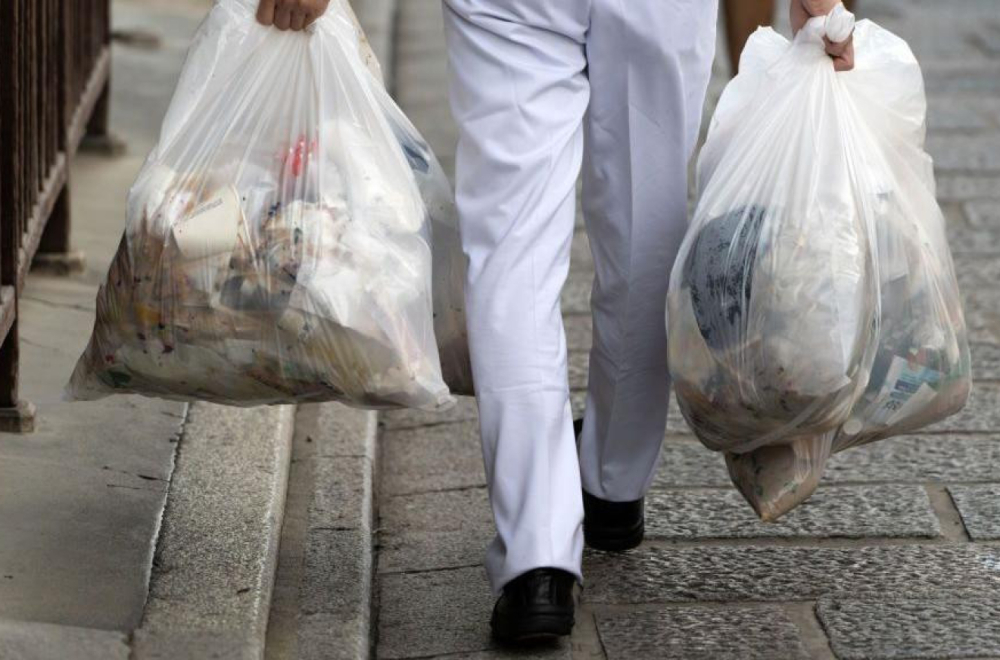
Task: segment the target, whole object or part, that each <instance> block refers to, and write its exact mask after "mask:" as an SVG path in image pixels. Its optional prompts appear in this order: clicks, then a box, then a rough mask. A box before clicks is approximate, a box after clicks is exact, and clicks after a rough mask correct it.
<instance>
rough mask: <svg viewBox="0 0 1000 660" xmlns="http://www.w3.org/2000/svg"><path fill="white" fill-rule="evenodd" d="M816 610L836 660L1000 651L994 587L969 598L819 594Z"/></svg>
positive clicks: (948, 659) (951, 659)
mask: <svg viewBox="0 0 1000 660" xmlns="http://www.w3.org/2000/svg"><path fill="white" fill-rule="evenodd" d="M816 610H817V614H818V616H819V618H820V620H821V621H822V623H823V627H824V628H826V631H827V633H828V634H829V636H830V644H831V646H832V647H833V650H834V652H835V653H836V654H837V658H839V660H883V659H884V660H890V659H892V660H895V659H902V658H906V659H914V658H934V659H942V660H956V659H958V658H983V657H991V656H992V657H995V656H998V655H1000V598H998V597H997V591H996V589H993V590H991V591H987V592H984V593H982V594H981V595H979V596H970V597H967V598H941V599H922V598H904V599H892V600H854V599H850V598H823V599H821V600H820V601H819V605H818V606H817V608H816Z"/></svg>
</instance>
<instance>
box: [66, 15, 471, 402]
mask: <svg viewBox="0 0 1000 660" xmlns="http://www.w3.org/2000/svg"><path fill="white" fill-rule="evenodd" d="M256 4H257V3H256V0H216V3H215V5H214V6H213V8H212V10H211V12H210V13H209V15H208V17H207V18H206V20H205V22H204V23H203V24H202V26H201V28H200V29H199V31H198V33H197V35H196V37H195V39H194V43H193V45H192V47H191V50H190V52H189V55H188V59H187V61H186V63H185V66H184V69H183V71H182V74H181V79H180V81H179V83H178V87H177V90H176V92H175V95H174V99H173V101H172V103H171V106H170V108H169V110H168V113H167V115H166V118H165V120H164V123H163V127H162V130H161V135H160V141H159V144H158V145H157V146H156V148H155V149H154V150H153V152H152V153H151V154H150V156H149V158H148V160H147V162H146V164H145V166H144V167H143V169H142V171H141V172H140V174H139V177H138V179H137V181H136V182H135V184H134V185H133V187H132V189H131V191H130V193H129V198H128V220H127V226H126V230H125V236H124V238H123V240H122V243H121V246H120V248H119V250H118V253H117V255H116V257H115V259H114V261H113V263H112V265H111V268H110V271H109V273H108V277H107V280H106V281H105V283H104V285H103V286H102V287H101V290H100V292H99V294H98V300H97V320H96V323H95V327H94V333H93V336H92V338H91V341H90V345H89V346H88V347H87V349H86V351H85V352H84V354H83V356H82V357H81V358H80V361H79V363H78V364H77V367H76V370H75V372H74V373H73V376H72V378H71V381H70V384H69V388H68V393H69V395H70V396H72V397H75V398H80V399H92V398H98V397H101V396H104V395H108V394H113V393H127V392H137V393H141V394H146V395H152V396H160V397H166V398H177V399H205V400H210V401H216V402H220V403H227V404H234V405H257V404H275V403H288V402H294V401H321V400H340V401H344V402H346V403H350V404H354V405H360V406H368V407H397V406H412V407H419V408H426V409H438V408H442V407H445V406H447V405H449V404H450V403H451V402H452V401H453V399H452V398H451V396H450V394H449V391H448V388H447V386H446V385H445V383H444V381H443V379H442V374H441V368H440V362H439V357H438V351H437V348H436V342H435V334H434V318H433V316H434V314H433V303H432V279H431V274H432V265H433V264H432V254H431V220H430V213H429V212H433V210H432V209H429V208H428V207H427V205H426V204H425V199H424V195H422V190H423V189H424V188H426V187H428V186H431V185H435V186H443V190H442V191H441V192H440V195H441V196H442V199H443V200H445V201H443V202H442V204H446V203H447V200H448V199H449V196H450V194H449V192H448V184H447V180H445V179H444V178H443V175H441V174H440V170H439V169H438V170H435V171H433V172H430V173H428V174H427V176H428V177H429V178H430V179H431V181H430V182H423V183H419V182H418V180H417V178H415V176H414V171H413V168H412V167H411V162H410V154H409V153H408V152H407V150H406V149H407V146H406V144H405V142H402V143H401V137H406V138H408V139H411V140H417V141H419V142H420V143H421V144H422V140H420V138H419V135H417V134H416V131H414V130H413V129H412V126H409V124H408V122H406V124H405V126H406V135H405V136H401V134H400V131H399V126H400V120H399V118H400V117H402V114H401V113H400V112H399V110H398V108H396V107H395V105H394V104H393V102H392V101H391V99H390V98H389V96H388V94H387V93H386V91H385V89H384V88H383V87H382V84H381V80H380V79H379V78H378V69H377V63H375V62H374V58H373V57H372V56H371V54H370V51H368V50H367V48H366V44H365V42H364V41H363V40H362V39H363V35H362V34H361V32H360V29H359V28H358V27H357V25H356V23H355V21H354V19H353V15H352V14H351V13H350V11H349V9H348V8H347V7H346V5H344V4H343V3H342V2H335V3H333V4H331V6H330V8H329V10H328V11H327V13H326V14H325V15H324V16H323V17H322V18H320V19H319V20H317V21H316V23H315V24H314V25H313V26H312V27H311V28H310V29H309V30H307V31H306V32H303V33H294V32H281V31H278V30H274V29H270V28H265V27H262V26H260V25H258V24H257V23H256V21H255V20H254V12H255V10H256ZM403 121H405V118H403ZM429 158H430V159H432V158H433V157H432V156H431V157H428V156H426V155H425V156H424V159H425V160H428V159H429ZM435 165H436V163H435Z"/></svg>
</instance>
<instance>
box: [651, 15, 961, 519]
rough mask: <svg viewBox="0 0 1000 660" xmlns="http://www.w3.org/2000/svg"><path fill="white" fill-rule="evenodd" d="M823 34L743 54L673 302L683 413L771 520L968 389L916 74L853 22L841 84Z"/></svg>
mask: <svg viewBox="0 0 1000 660" xmlns="http://www.w3.org/2000/svg"><path fill="white" fill-rule="evenodd" d="M838 29H839V28H838ZM824 30H825V23H824V19H823V18H822V17H821V18H814V19H811V20H810V21H809V22H808V23H807V25H806V26H805V27H804V28H803V29H802V30H801V31H800V32H799V34H798V35H797V36H796V38H795V40H794V42H792V43H789V42H788V41H787V40H786V39H784V38H783V37H781V36H779V35H778V34H777V33H775V32H774V31H773V30H771V29H761V30H758V31H757V32H756V33H755V34H754V35H752V36H751V38H750V40H749V41H748V43H747V46H746V48H745V50H744V52H743V56H742V59H741V60H740V74H739V75H738V76H737V77H736V78H735V79H734V80H733V81H732V82H730V84H729V85H728V86H727V88H726V90H725V91H724V93H723V96H722V98H721V100H720V103H719V105H718V108H717V110H716V113H715V116H714V117H713V119H712V124H711V126H710V130H709V135H708V141H707V143H706V144H705V147H704V149H703V150H702V153H701V156H700V158H699V163H698V176H699V189H700V200H699V204H698V207H697V209H696V211H695V215H694V219H693V221H692V225H691V227H690V229H689V231H688V234H687V236H686V237H685V240H684V243H683V245H682V247H681V251H680V255H679V257H678V259H677V262H676V264H675V266H674V270H673V273H672V277H671V286H670V292H669V296H668V313H667V319H668V330H669V337H670V343H669V346H670V349H669V350H670V368H671V375H672V377H673V380H674V383H675V386H676V390H677V397H678V401H679V404H680V407H681V410H682V412H683V414H684V416H685V418H686V419H687V421H688V423H689V424H690V426H691V427H692V429H693V430H694V432H695V433H696V434H697V435H698V437H699V438H700V439H701V441H702V442H703V443H704V444H705V445H706V446H707V447H709V448H711V449H714V450H718V451H723V452H726V456H727V464H728V466H729V470H730V474H731V476H732V477H733V481H734V483H735V484H736V485H737V486H738V488H739V489H740V491H741V492H742V493H743V494H744V496H746V498H747V499H748V501H749V502H750V503H751V505H752V506H753V507H754V509H755V510H756V511H757V512H758V514H760V515H761V517H762V518H764V519H768V520H770V519H774V518H777V517H778V516H780V515H781V514H783V513H785V512H786V511H788V510H790V509H791V508H792V507H794V506H795V505H796V504H798V503H800V502H801V501H803V500H804V499H806V498H807V497H808V496H809V495H810V494H811V493H812V492H813V490H814V489H815V488H816V485H817V484H818V482H819V480H820V477H821V475H822V471H823V467H824V465H825V463H826V460H827V458H828V457H829V456H830V455H831V454H832V453H834V452H836V451H840V450H843V449H845V448H847V447H850V446H854V445H858V444H862V443H865V442H870V441H872V440H877V439H880V438H885V437H889V436H891V435H896V434H900V433H905V432H909V431H912V430H914V429H917V428H920V427H921V426H924V425H927V424H930V423H932V422H935V421H938V420H940V419H942V418H944V417H946V416H948V415H951V414H953V413H955V412H957V411H958V410H959V409H960V408H961V407H962V406H963V405H964V403H965V400H966V398H967V397H968V393H969V389H970V384H971V381H970V376H969V352H968V345H967V337H966V328H965V322H964V319H963V315H962V310H961V307H960V299H959V294H958V289H957V283H956V280H955V274H954V268H953V264H952V260H951V255H950V253H949V250H948V246H947V241H946V238H945V233H944V220H943V217H942V214H941V211H940V209H939V207H938V205H937V202H936V200H935V197H934V179H933V170H932V164H931V160H930V158H929V157H928V156H927V154H926V153H925V152H924V150H923V143H924V134H925V124H924V121H925V111H926V104H925V98H924V91H923V81H922V76H921V73H920V69H919V66H918V64H917V62H916V60H915V58H914V57H913V54H912V52H911V51H910V49H909V47H908V46H907V45H906V43H905V42H904V41H903V40H901V39H899V38H898V37H896V36H895V35H893V34H891V33H890V32H888V31H886V30H884V29H882V28H880V27H879V26H877V25H875V24H874V23H871V22H870V21H861V22H859V23H858V24H857V26H856V30H855V34H854V39H855V52H856V66H855V69H854V70H853V71H850V72H846V73H836V72H834V70H833V67H832V65H831V62H830V59H829V58H828V57H827V56H826V55H825V53H824V49H823V42H822V38H823V36H824V33H825V32H824Z"/></svg>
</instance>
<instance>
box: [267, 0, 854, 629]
mask: <svg viewBox="0 0 1000 660" xmlns="http://www.w3.org/2000/svg"><path fill="white" fill-rule="evenodd" d="M444 1H445V6H444V12H445V30H446V38H447V41H448V51H449V61H450V70H451V86H450V97H451V106H452V111H453V113H454V116H455V119H456V120H457V122H458V125H459V130H460V140H459V146H458V154H457V160H456V201H457V206H458V211H459V216H460V223H461V230H462V242H463V249H464V251H465V253H466V255H467V256H468V258H469V268H468V276H467V281H466V314H467V318H468V325H469V328H468V329H469V341H470V350H471V353H472V365H473V372H474V378H475V382H476V396H477V401H478V404H479V415H480V426H481V435H482V445H483V457H484V460H485V466H486V475H487V480H488V484H489V491H490V499H491V505H492V508H493V514H494V519H495V522H496V528H497V535H496V538H495V539H494V541H493V542H492V544H491V545H490V547H489V549H488V551H487V557H486V570H487V573H488V575H489V578H490V582H491V585H492V588H493V590H494V592H495V594H496V595H497V596H498V600H497V603H496V606H495V608H494V611H493V617H492V621H491V625H492V629H493V633H494V635H495V636H496V637H497V638H498V639H499V640H501V641H504V642H518V641H524V640H527V639H534V638H537V637H550V636H558V635H566V634H569V632H570V631H571V629H572V626H573V622H574V611H573V596H572V591H573V585H574V583H576V582H580V581H582V579H583V575H582V572H581V559H582V552H583V545H584V542H586V543H587V544H588V545H589V546H591V547H594V548H597V549H600V550H609V551H616V550H626V549H629V548H632V547H635V546H636V545H638V544H639V543H640V542H641V541H642V538H643V533H644V512H643V497H644V495H645V493H646V491H647V489H648V488H649V485H650V482H651V481H652V479H653V475H654V473H655V470H656V464H657V460H658V457H659V452H660V444H661V441H662V439H663V434H664V429H665V426H666V414H667V402H668V394H669V376H668V371H667V363H666V355H667V349H666V330H665V324H664V313H665V301H666V293H667V284H668V275H669V273H670V268H671V264H672V262H673V260H674V257H675V255H676V253H677V250H678V247H679V245H680V242H681V239H682V237H683V235H684V230H685V224H686V214H687V180H686V173H687V163H688V160H689V158H690V156H691V153H692V151H693V149H694V146H695V142H696V139H697V135H698V129H699V124H700V121H701V112H702V104H703V101H704V97H705V91H706V89H707V85H708V79H709V73H710V70H711V65H712V60H713V57H714V50H715V26H716V14H717V4H716V2H715V0H630V1H629V2H623V1H622V0H444ZM327 2H328V0H260V5H259V11H258V18H259V20H260V21H261V22H262V23H264V24H267V25H272V24H273V25H275V26H276V27H278V28H279V29H301V28H303V27H306V26H308V24H309V23H310V22H311V21H313V20H315V18H316V17H318V16H319V15H321V14H322V13H323V11H324V10H325V8H326V5H327ZM791 2H792V22H793V26H801V25H802V24H803V23H804V22H805V20H806V19H807V18H808V16H809V15H810V14H813V15H819V14H825V13H827V12H828V11H829V9H830V8H832V6H833V5H834V4H836V0H791ZM830 51H831V54H832V55H833V56H834V57H835V60H836V61H835V66H836V67H837V68H838V69H844V68H849V67H850V64H851V53H850V47H849V44H844V45H839V46H838V45H832V44H831V45H830ZM581 170H582V172H583V211H584V216H585V219H586V223H587V231H588V234H589V236H590V240H591V249H592V251H593V257H594V267H595V271H596V276H595V281H594V286H593V293H592V298H591V306H592V312H593V326H594V341H593V349H592V351H591V356H590V379H589V383H588V390H587V400H586V414H585V417H584V419H583V420H578V421H577V422H576V424H574V420H573V419H572V414H571V409H570V399H569V385H568V376H567V356H566V339H565V335H564V331H563V324H562V316H561V313H560V304H559V298H560V292H561V289H562V286H563V283H564V282H565V280H566V276H567V274H568V270H569V256H570V243H571V240H572V237H573V229H574V216H575V203H576V181H577V177H578V175H579V174H580V172H581Z"/></svg>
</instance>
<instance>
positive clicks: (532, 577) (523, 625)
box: [490, 568, 576, 644]
mask: <svg viewBox="0 0 1000 660" xmlns="http://www.w3.org/2000/svg"><path fill="white" fill-rule="evenodd" d="M575 582H576V578H575V577H574V576H573V574H572V573H568V572H566V571H563V570H560V569H558V568H536V569H534V570H532V571H528V572H527V573H525V574H524V575H520V576H518V577H516V578H514V579H513V580H511V581H510V582H508V583H507V585H506V586H505V587H504V588H503V594H502V595H501V596H500V599H499V600H497V604H496V606H495V607H494V608H493V618H492V619H491V621H490V627H491V628H492V629H493V637H494V638H496V640H497V641H499V642H502V643H505V644H526V643H530V642H534V641H543V640H547V639H552V638H555V637H561V636H563V635H568V634H570V632H572V630H573V623H574V620H573V584H574V583H575Z"/></svg>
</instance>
